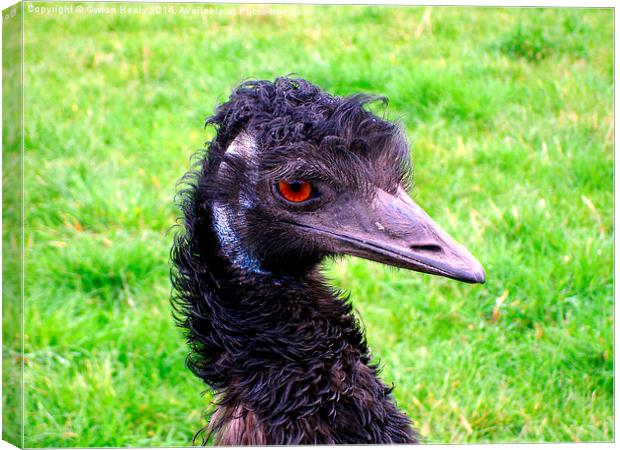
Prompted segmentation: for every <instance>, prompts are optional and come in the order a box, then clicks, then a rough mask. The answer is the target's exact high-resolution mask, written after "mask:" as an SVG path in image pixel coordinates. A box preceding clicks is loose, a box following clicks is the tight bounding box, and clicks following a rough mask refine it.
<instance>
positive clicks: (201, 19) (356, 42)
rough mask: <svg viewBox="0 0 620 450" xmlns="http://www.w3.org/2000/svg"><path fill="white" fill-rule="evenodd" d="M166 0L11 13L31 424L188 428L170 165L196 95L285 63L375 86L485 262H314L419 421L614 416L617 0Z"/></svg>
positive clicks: (509, 425) (218, 93)
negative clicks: (244, 2)
mask: <svg viewBox="0 0 620 450" xmlns="http://www.w3.org/2000/svg"><path fill="white" fill-rule="evenodd" d="M40 5H41V4H40ZM43 5H44V4H43ZM50 5H51V4H47V6H50ZM109 6H114V5H109ZM116 7H117V12H118V5H116ZM194 7H196V5H194ZM174 8H176V10H177V14H159V15H157V14H151V15H147V14H118V13H117V14H82V15H76V14H73V15H62V16H61V15H54V14H48V15H42V14H35V13H28V12H26V14H25V57H26V59H25V85H26V91H25V155H26V160H25V169H26V179H25V202H26V216H25V227H26V241H25V271H26V292H25V295H26V303H25V323H26V331H25V356H24V358H25V359H24V362H25V384H26V395H25V414H26V424H25V429H26V432H25V444H26V446H28V447H45V446H54V447H65V446H67V447H73V446H80V447H88V446H100V447H101V446H130V445H131V446H141V447H146V446H176V445H189V444H190V443H191V439H192V435H193V433H194V432H195V431H197V430H198V429H199V428H200V427H201V426H202V425H203V424H204V419H203V417H202V411H203V410H204V409H205V408H207V407H208V406H209V404H210V400H211V398H210V395H209V394H207V395H205V396H204V397H201V395H200V394H201V392H202V391H203V390H204V386H203V385H201V383H200V382H199V381H198V380H196V379H194V378H193V376H192V375H191V374H190V372H189V371H188V370H187V369H186V368H185V367H184V358H185V355H186V353H187V349H186V347H185V344H184V342H183V339H182V337H181V334H180V332H179V330H177V329H175V327H174V324H173V320H172V318H171V310H170V307H169V304H168V297H169V290H170V285H169V280H168V261H167V260H168V250H169V246H170V243H171V235H170V233H169V232H168V229H169V227H170V226H171V225H172V224H173V223H174V221H175V218H176V217H177V215H178V211H177V209H176V208H175V206H174V204H173V201H172V197H173V194H174V191H175V182H176V181H177V179H178V178H179V177H180V176H181V175H182V174H183V173H184V172H185V171H186V170H187V169H188V167H189V162H188V161H189V157H190V155H191V154H192V153H193V152H194V151H195V150H196V149H198V148H200V147H202V144H203V142H204V141H205V140H206V139H208V138H209V137H210V136H211V134H210V132H209V131H203V128H202V125H203V121H204V118H205V117H206V116H207V115H208V114H209V113H210V112H211V111H212V110H213V107H214V105H215V104H216V101H218V100H219V101H221V100H224V99H225V98H226V97H227V95H228V93H229V92H230V89H231V87H232V86H233V85H235V84H236V83H237V82H239V81H241V80H244V79H247V78H268V79H273V78H274V77H276V76H279V75H285V74H288V73H291V72H295V73H297V74H299V75H300V76H303V77H304V78H307V79H309V80H311V81H313V82H315V83H317V84H319V85H321V86H322V87H323V88H324V89H326V90H328V91H330V92H333V93H336V94H340V95H346V94H351V93H354V92H359V91H363V92H373V93H379V94H384V95H387V96H388V97H389V98H390V105H389V108H388V115H389V117H391V118H393V119H397V120H400V121H402V123H403V124H404V126H405V129H406V133H407V135H408V138H409V140H410V142H411V143H412V152H413V156H414V160H415V189H414V192H413V195H414V196H415V198H416V200H417V201H418V202H419V203H420V204H422V205H423V206H424V207H425V209H426V210H427V211H428V212H429V213H430V214H431V215H432V216H433V217H434V218H435V219H436V220H437V221H438V222H439V223H441V224H442V225H443V226H444V227H445V228H446V229H447V231H449V232H450V233H451V234H453V235H454V237H455V238H456V239H457V240H459V241H461V242H462V243H464V244H465V245H466V246H467V247H468V248H470V249H471V250H472V252H473V253H474V254H475V255H476V256H477V257H478V258H479V259H480V260H481V261H482V262H483V264H484V265H485V268H486V271H487V275H488V281H487V283H486V284H485V285H484V286H469V285H464V284H459V283H457V282H454V281H451V280H447V279H441V278H435V277H430V276H426V275H422V274H417V273H411V272H406V271H395V270H390V269H386V268H384V267H382V266H380V265H377V264H374V263H369V262H366V261H362V260H357V259H346V260H345V261H344V262H343V263H341V264H339V265H330V266H328V267H327V268H326V271H327V273H328V275H329V277H330V278H331V279H332V280H333V282H334V283H335V284H336V285H338V286H340V287H344V288H346V289H348V290H350V291H351V298H352V300H353V302H354V304H355V306H356V308H357V310H358V312H359V314H360V316H361V317H362V319H363V323H364V324H365V326H366V329H367V335H368V340H369V343H370V345H371V348H372V349H373V352H374V354H375V356H376V357H377V358H378V359H380V361H381V363H382V364H383V365H384V371H383V378H384V379H385V380H386V381H387V382H388V383H394V385H395V396H396V399H397V401H398V404H399V406H400V407H401V408H402V409H404V410H405V411H406V412H407V413H408V414H409V415H410V416H411V417H412V418H413V419H414V420H415V421H416V424H417V427H418V428H419V429H420V430H421V432H422V434H423V435H425V436H426V439H427V441H428V442H434V443H438V442H441V443H447V442H550V441H611V440H613V439H614V435H613V320H614V318H613V297H612V292H613V277H612V265H613V259H612V258H613V256H612V255H613V235H614V229H613V219H612V217H613V193H612V186H613V175H614V174H613V46H612V36H613V12H612V10H610V9H607V10H596V9H569V8H564V9H555V10H552V9H518V8H510V9H508V8H507V9H493V8H441V7H435V8H432V9H426V8H415V7H398V8H395V7H365V6H363V7H362V6H360V7H310V6H304V7H303V11H305V14H302V15H298V14H291V13H293V12H295V11H298V10H299V9H300V8H301V7H286V6H281V5H273V6H272V8H273V9H277V10H280V11H282V10H283V11H285V12H288V14H271V15H248V14H245V15H242V14H228V13H226V12H230V11H232V10H233V9H235V8H238V7H235V6H226V7H223V6H220V7H219V8H220V9H221V10H222V11H223V12H224V13H222V14H218V15H210V16H199V15H183V14H180V13H178V11H179V9H180V8H181V5H174ZM251 8H254V9H253V10H254V11H255V10H256V7H251ZM237 12H238V11H237Z"/></svg>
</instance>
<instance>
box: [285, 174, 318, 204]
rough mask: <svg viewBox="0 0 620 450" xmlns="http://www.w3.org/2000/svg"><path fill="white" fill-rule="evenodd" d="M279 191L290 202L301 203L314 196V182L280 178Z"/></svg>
mask: <svg viewBox="0 0 620 450" xmlns="http://www.w3.org/2000/svg"><path fill="white" fill-rule="evenodd" d="M278 192H279V193H280V195H281V196H282V197H284V198H285V199H286V200H288V201H289V202H293V203H301V202H305V201H306V200H309V199H310V197H312V184H310V183H308V182H307V181H303V180H280V181H278Z"/></svg>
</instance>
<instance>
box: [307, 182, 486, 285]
mask: <svg viewBox="0 0 620 450" xmlns="http://www.w3.org/2000/svg"><path fill="white" fill-rule="evenodd" d="M339 206H340V208H339V211H338V213H335V211H334V213H333V214H327V217H326V216H323V217H322V218H321V220H320V222H321V223H320V224H319V223H316V222H315V223H313V224H312V225H311V226H310V228H312V229H313V231H314V232H318V233H319V234H322V235H323V236H324V237H331V239H329V240H330V241H331V242H332V245H333V247H334V248H335V251H336V252H337V253H344V254H349V255H353V256H358V257H361V258H365V259H370V260H373V261H378V262H381V263H384V264H389V265H392V266H396V267H401V268H405V269H410V270H415V271H418V272H425V273H429V274H433V275H441V276H444V277H448V278H453V279H455V280H459V281H464V282H467V283H484V281H485V273H484V269H483V268H482V265H481V264H480V263H479V262H478V261H477V260H476V258H474V257H473V256H472V255H471V254H470V253H469V252H468V251H467V250H466V249H465V248H464V247H462V246H461V245H459V244H457V243H456V242H455V241H454V240H453V239H452V238H451V237H450V236H448V234H447V233H446V232H444V231H443V230H442V229H441V228H440V227H439V225H437V224H436V223H435V222H434V221H433V219H431V218H430V217H429V216H428V214H426V212H424V210H423V209H422V208H421V207H420V206H418V205H417V204H416V203H415V202H414V201H413V200H412V199H411V198H410V197H409V195H407V193H406V192H405V191H404V190H403V189H402V188H400V189H399V191H398V193H397V194H396V195H390V194H388V193H387V192H385V191H383V190H381V189H377V190H376V192H375V195H374V198H373V201H372V202H370V204H369V202H367V201H366V202H363V201H358V200H352V199H350V200H345V201H344V204H343V203H340V205H339Z"/></svg>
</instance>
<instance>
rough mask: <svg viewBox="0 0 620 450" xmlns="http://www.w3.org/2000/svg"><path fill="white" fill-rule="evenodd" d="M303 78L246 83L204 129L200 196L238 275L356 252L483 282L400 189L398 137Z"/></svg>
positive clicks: (404, 159)
mask: <svg viewBox="0 0 620 450" xmlns="http://www.w3.org/2000/svg"><path fill="white" fill-rule="evenodd" d="M370 100H376V98H372V97H368V96H359V95H358V96H353V97H347V98H340V97H335V96H331V95H329V94H327V93H325V92H323V91H321V90H320V89H318V88H317V87H315V86H313V85H311V84H310V83H308V82H306V81H304V80H292V79H289V78H279V79H277V80H276V81H275V82H274V83H270V82H266V81H260V82H249V83H245V84H243V85H241V86H240V87H239V88H238V89H237V90H236V91H235V92H233V95H232V96H231V99H230V101H229V102H227V103H224V104H223V105H221V106H220V107H219V108H218V110H217V111H216V114H215V116H214V117H213V118H211V119H210V121H209V122H210V123H213V124H215V125H216V127H217V129H218V134H217V136H216V139H215V140H214V141H213V142H212V143H211V146H210V153H209V161H208V165H207V168H206V173H205V176H204V177H203V180H202V181H203V182H204V186H203V189H204V190H205V191H208V192H210V193H211V196H210V198H209V202H210V205H211V212H212V214H211V216H212V217H211V218H212V220H213V226H214V229H215V231H216V233H217V235H218V240H219V243H220V247H221V250H222V252H223V253H224V254H226V255H227V256H228V257H229V259H230V260H231V261H232V262H233V264H234V265H236V266H237V267H238V268H239V269H240V270H242V271H252V272H255V273H281V274H289V273H295V272H303V271H305V270H308V268H310V267H311V266H313V265H315V264H316V263H317V262H319V261H320V260H321V259H322V258H324V257H325V256H330V255H342V254H348V255H354V256H358V257H362V258H366V259H370V260H374V261H379V262H382V263H385V264H389V265H392V266H396V267H401V268H406V269H410V270H415V271H419V272H426V273H430V274H435V275H442V276H446V277H449V278H454V279H457V280H461V281H466V282H470V283H482V282H484V280H485V273H484V270H483V268H482V266H481V265H480V263H479V262H478V261H477V260H476V259H475V258H474V257H473V256H472V255H471V254H470V253H469V252H468V251H467V250H466V249H465V248H463V247H461V246H460V245H458V244H457V243H456V242H455V241H454V240H452V239H451V238H450V237H449V236H448V235H447V234H446V233H445V232H444V231H442V229H441V228H440V227H439V226H438V225H437V224H436V223H435V222H434V221H433V220H432V219H431V218H430V217H429V216H428V215H427V214H426V213H425V212H424V211H423V210H422V208H421V207H420V206H418V205H417V204H416V203H415V202H414V201H413V200H412V199H411V198H410V197H409V196H408V195H407V192H406V188H407V180H408V179H409V167H410V159H409V150H408V146H407V143H406V141H405V138H404V136H403V133H402V131H401V129H400V128H399V127H398V126H397V125H396V124H394V123H391V122H388V121H385V120H382V119H381V118H379V117H377V116H375V115H374V114H372V113H371V112H369V111H367V110H366V109H365V108H364V106H365V104H366V103H368V102H369V101H370Z"/></svg>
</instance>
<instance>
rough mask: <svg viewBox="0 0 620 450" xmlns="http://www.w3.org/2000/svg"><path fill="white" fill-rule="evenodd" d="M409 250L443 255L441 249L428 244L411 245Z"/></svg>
mask: <svg viewBox="0 0 620 450" xmlns="http://www.w3.org/2000/svg"><path fill="white" fill-rule="evenodd" d="M409 248H410V249H411V250H413V251H418V252H431V253H441V247H440V246H439V245H436V244H428V245H415V244H413V245H410V246H409Z"/></svg>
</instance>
